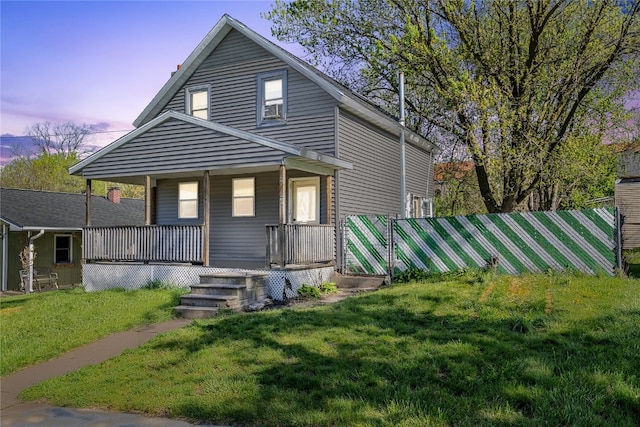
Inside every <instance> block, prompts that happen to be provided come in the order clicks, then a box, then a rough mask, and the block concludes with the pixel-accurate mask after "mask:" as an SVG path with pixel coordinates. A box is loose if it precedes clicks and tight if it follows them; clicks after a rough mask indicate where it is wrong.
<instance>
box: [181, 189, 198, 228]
mask: <svg viewBox="0 0 640 427" xmlns="http://www.w3.org/2000/svg"><path fill="white" fill-rule="evenodd" d="M183 184H184V185H186V184H195V185H196V198H195V199H182V198H181V197H180V186H181V185H183ZM194 200H195V202H196V215H195V216H182V215H180V204H181V203H182V202H191V201H194ZM199 215H200V184H199V183H198V181H188V182H179V183H178V219H198V218H199Z"/></svg>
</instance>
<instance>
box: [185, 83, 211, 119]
mask: <svg viewBox="0 0 640 427" xmlns="http://www.w3.org/2000/svg"><path fill="white" fill-rule="evenodd" d="M185 91H186V93H185V107H184V111H186V113H187V114H189V115H191V116H194V117H199V118H201V119H205V120H209V85H201V86H195V87H190V88H187V89H185Z"/></svg>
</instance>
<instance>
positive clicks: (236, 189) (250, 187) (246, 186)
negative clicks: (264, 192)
mask: <svg viewBox="0 0 640 427" xmlns="http://www.w3.org/2000/svg"><path fill="white" fill-rule="evenodd" d="M255 185H256V181H255V178H235V179H234V180H233V208H232V209H233V212H232V215H233V216H255V200H256V197H255Z"/></svg>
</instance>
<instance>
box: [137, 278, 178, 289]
mask: <svg viewBox="0 0 640 427" xmlns="http://www.w3.org/2000/svg"><path fill="white" fill-rule="evenodd" d="M172 288H175V286H174V285H173V284H172V283H167V282H163V281H162V280H159V279H155V280H149V281H148V282H147V283H145V284H144V285H142V289H172Z"/></svg>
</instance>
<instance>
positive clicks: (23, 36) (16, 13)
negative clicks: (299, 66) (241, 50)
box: [0, 0, 301, 157]
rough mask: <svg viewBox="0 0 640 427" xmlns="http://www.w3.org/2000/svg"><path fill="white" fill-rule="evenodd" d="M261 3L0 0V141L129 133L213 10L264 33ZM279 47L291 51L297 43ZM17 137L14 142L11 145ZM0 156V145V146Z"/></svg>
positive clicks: (207, 26) (107, 138)
mask: <svg viewBox="0 0 640 427" xmlns="http://www.w3.org/2000/svg"><path fill="white" fill-rule="evenodd" d="M272 3H273V2H272V1H271V0H267V1H237V0H236V1H88V0H87V1H68V2H67V1H24V0H23V1H5V0H2V1H1V2H0V19H1V22H0V29H1V30H0V31H1V33H0V39H1V50H0V55H1V56H0V61H1V75H0V78H1V81H0V135H2V136H3V138H2V140H3V145H6V141H8V140H10V139H11V138H6V137H7V135H13V136H18V135H22V134H23V132H24V129H25V128H26V127H28V126H31V125H33V124H35V123H38V122H43V121H51V122H65V121H74V122H77V123H87V124H92V125H93V124H96V125H99V126H100V128H101V129H102V130H103V131H104V132H103V133H98V134H96V135H95V136H94V140H93V141H92V142H93V143H95V144H96V145H106V144H107V143H109V142H112V141H114V140H115V139H117V138H119V137H120V136H122V135H124V134H125V133H126V132H128V131H130V130H132V129H133V126H132V124H131V123H132V122H133V120H134V119H135V118H136V117H137V116H138V114H140V113H141V112H142V110H143V109H144V107H145V106H146V105H147V104H148V103H149V102H150V101H151V99H152V98H153V97H154V96H155V94H156V93H157V92H158V90H160V88H161V87H162V86H163V85H164V83H165V82H166V81H167V80H168V79H169V77H170V75H171V72H172V71H174V70H175V69H176V66H177V64H180V63H182V62H183V61H184V60H185V59H186V58H187V56H188V55H189V54H190V53H191V51H192V50H193V49H194V48H195V47H196V46H197V45H198V43H199V42H200V41H201V40H202V39H203V38H204V37H205V36H206V35H207V33H208V32H209V31H210V30H211V28H213V26H214V25H215V24H216V22H218V20H219V19H220V18H221V17H222V15H223V14H225V13H228V14H229V15H231V16H233V17H234V18H236V19H238V20H239V21H241V22H243V23H244V24H246V25H247V26H248V27H249V28H251V29H253V30H254V31H256V32H257V33H259V34H261V35H263V36H265V37H267V38H268V39H269V40H272V41H274V42H276V40H275V39H274V38H273V37H271V32H270V26H271V25H270V22H269V21H267V20H266V19H263V18H261V16H260V14H261V12H267V11H269V10H270V8H271V5H272ZM279 44H280V46H282V47H284V48H285V49H287V50H289V51H291V52H293V53H294V54H297V55H300V54H301V50H300V48H299V46H297V45H291V44H282V43H279ZM18 140H19V139H17V138H15V139H14V141H18ZM1 149H2V153H1V154H2V157H6V151H7V147H6V146H3V147H1Z"/></svg>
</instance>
